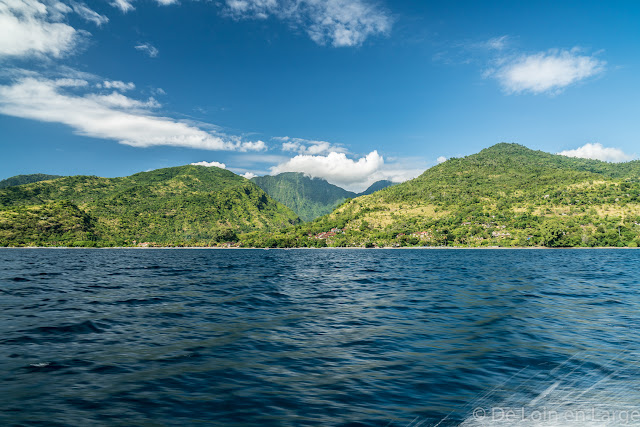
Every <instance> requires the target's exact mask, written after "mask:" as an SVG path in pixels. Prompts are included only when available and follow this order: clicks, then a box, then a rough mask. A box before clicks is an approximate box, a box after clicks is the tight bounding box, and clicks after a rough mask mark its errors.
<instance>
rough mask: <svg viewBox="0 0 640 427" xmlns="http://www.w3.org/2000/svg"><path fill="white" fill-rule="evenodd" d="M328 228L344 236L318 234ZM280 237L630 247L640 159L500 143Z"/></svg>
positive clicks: (636, 231) (636, 229)
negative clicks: (603, 157)
mask: <svg viewBox="0 0 640 427" xmlns="http://www.w3.org/2000/svg"><path fill="white" fill-rule="evenodd" d="M332 228H338V229H340V230H341V231H340V232H337V233H336V235H335V236H333V235H330V236H328V237H322V236H324V235H322V236H321V239H318V238H317V237H318V233H321V232H328V231H329V230H331V229H332ZM292 236H293V237H292ZM280 237H281V238H282V239H287V242H288V243H291V244H293V245H298V246H309V245H310V246H316V245H322V244H328V245H330V246H405V245H421V246H429V245H431V246H442V245H448V246H550V247H558V246H636V245H637V244H639V243H640V162H638V161H634V162H628V163H622V164H615V163H606V162H600V161H596V160H586V159H575V158H569V157H565V156H559V155H554V154H548V153H544V152H541V151H533V150H530V149H528V148H526V147H523V146H520V145H517V144H504V143H503V144H498V145H495V146H493V147H490V148H487V149H485V150H482V151H481V152H480V153H477V154H474V155H471V156H467V157H464V158H459V159H456V158H453V159H450V160H448V161H446V162H444V163H442V164H439V165H437V166H434V167H432V168H431V169H429V170H427V171H425V172H424V173H423V174H422V175H420V176H419V177H417V178H415V179H413V180H411V181H407V182H405V183H402V184H399V185H395V186H392V187H388V188H385V189H383V190H381V191H378V192H376V193H374V194H371V195H367V196H363V197H358V198H356V199H354V200H350V201H348V202H346V203H344V204H342V205H341V206H340V207H338V208H337V209H336V210H335V211H334V212H333V213H331V214H330V215H327V216H325V217H322V218H319V219H317V220H316V221H314V222H313V223H310V224H305V225H302V226H299V227H297V228H296V229H295V230H289V231H288V233H287V234H286V235H283V236H276V237H273V236H271V239H272V240H273V239H275V241H278V238H280ZM292 239H293V240H292ZM319 240H322V242H319ZM258 243H260V242H258Z"/></svg>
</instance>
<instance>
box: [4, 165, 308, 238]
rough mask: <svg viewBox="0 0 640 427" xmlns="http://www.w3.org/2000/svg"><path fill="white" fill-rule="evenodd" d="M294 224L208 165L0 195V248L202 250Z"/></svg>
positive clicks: (251, 188) (61, 182) (246, 185)
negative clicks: (158, 247) (174, 247)
mask: <svg viewBox="0 0 640 427" xmlns="http://www.w3.org/2000/svg"><path fill="white" fill-rule="evenodd" d="M298 221H299V219H298V217H297V215H295V213H293V212H292V211H291V210H290V209H288V208H286V207H285V206H283V205H281V204H280V203H277V202H276V201H274V200H273V199H271V198H270V197H269V196H268V195H267V194H266V193H265V192H264V191H262V190H261V189H260V188H259V187H257V186H256V185H255V184H253V183H252V182H250V181H248V180H246V179H244V178H242V177H240V176H238V175H235V174H233V173H232V172H229V171H227V170H223V169H219V168H215V167H212V168H207V167H203V166H181V167H174V168H167V169H158V170H155V171H151V172H143V173H138V174H135V175H131V176H129V177H124V178H99V177H95V176H73V177H66V178H60V179H57V180H55V181H43V182H37V183H32V184H28V185H21V186H18V187H9V188H6V189H4V190H0V245H2V246H6V245H82V246H92V245H98V246H110V245H130V244H134V241H135V244H139V243H140V242H149V243H151V244H158V245H161V244H172V245H173V244H177V245H184V244H188V245H206V244H215V243H220V242H229V241H235V240H237V235H238V234H239V233H242V232H246V231H251V230H267V229H274V228H279V227H283V226H288V225H291V224H295V223H297V222H298Z"/></svg>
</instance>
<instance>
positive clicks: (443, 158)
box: [437, 156, 447, 163]
mask: <svg viewBox="0 0 640 427" xmlns="http://www.w3.org/2000/svg"><path fill="white" fill-rule="evenodd" d="M446 161H447V158H446V157H445V156H440V157H438V158H437V162H438V163H444V162H446Z"/></svg>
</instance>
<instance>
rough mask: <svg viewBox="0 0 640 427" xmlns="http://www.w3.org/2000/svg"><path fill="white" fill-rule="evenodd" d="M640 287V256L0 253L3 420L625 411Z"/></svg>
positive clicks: (264, 419)
mask: <svg viewBox="0 0 640 427" xmlns="http://www.w3.org/2000/svg"><path fill="white" fill-rule="evenodd" d="M639 284H640V251H636V250H124V249H123V250H118V249H108V250H106V249H96V250H91V249H78V250H73V249H0V327H1V334H0V425H47V426H49V425H53V426H55V425H69V426H80V425H94V426H102V425H107V426H110V425H140V426H154V425H183V426H187V425H261V424H262V425H284V426H297V425H322V426H331V425H354V426H356V425H372V426H378V425H380V426H423V427H424V426H435V425H438V423H440V424H439V425H459V424H463V425H493V424H500V425H502V424H505V425H506V424H509V422H507V421H509V420H508V419H507V418H508V417H506V416H505V414H506V412H505V411H506V409H505V408H510V409H513V408H516V409H517V408H524V409H522V410H523V415H522V416H521V418H525V420H524V421H526V423H524V424H523V422H522V421H523V420H521V422H520V424H517V423H516V424H513V423H511V424H509V425H562V424H563V423H561V422H559V423H555V424H554V423H549V422H545V420H544V419H543V420H536V419H535V418H532V417H533V415H532V411H534V410H540V411H541V410H542V408H544V410H545V411H546V410H549V409H550V408H551V409H555V410H562V411H565V412H566V411H568V410H577V409H585V408H587V409H588V408H596V410H597V411H599V412H593V415H592V417H597V416H599V415H598V414H600V415H601V414H602V413H603V411H609V412H611V413H612V414H614V415H615V416H617V415H618V414H620V413H622V411H625V410H626V411H631V410H633V409H637V410H640V375H639V374H640V367H639V363H640V357H639V356H638V353H639V351H640V332H639V331H640V292H639V289H638V285H639ZM496 408H497V410H496ZM481 411H484V412H483V413H481ZM500 411H503V412H502V418H501V419H497V418H496V416H497V417H498V418H499V416H500ZM563 414H564V412H563ZM591 421H594V422H595V424H593V425H622V424H633V425H640V415H639V417H638V419H637V422H634V421H633V420H631V418H628V419H627V421H626V422H623V421H624V420H621V419H618V418H616V419H608V420H605V421H603V420H599V423H598V422H597V421H598V420H589V419H587V420H585V421H584V422H583V423H581V424H575V425H590V424H589V422H591ZM554 422H555V421H554ZM527 423H528V424H527ZM565 424H566V423H565ZM572 425H574V424H572Z"/></svg>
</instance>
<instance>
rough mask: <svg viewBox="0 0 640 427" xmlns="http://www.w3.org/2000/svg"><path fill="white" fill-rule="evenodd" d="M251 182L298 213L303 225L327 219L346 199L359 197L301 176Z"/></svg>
mask: <svg viewBox="0 0 640 427" xmlns="http://www.w3.org/2000/svg"><path fill="white" fill-rule="evenodd" d="M251 180H252V181H253V182H255V183H256V184H257V185H258V186H259V187H260V188H262V189H263V190H264V191H265V192H266V193H267V194H269V195H270V196H271V197H273V198H274V199H275V200H277V201H278V202H280V203H282V204H283V205H285V206H287V207H289V208H290V209H291V210H292V211H294V212H295V213H297V214H298V215H299V216H300V218H301V219H302V220H303V221H311V220H313V219H315V218H317V217H319V216H322V215H326V214H328V213H330V212H331V211H333V209H335V208H336V206H338V205H339V204H340V203H342V202H343V201H344V200H345V199H348V198H352V197H356V193H353V192H351V191H347V190H345V189H343V188H340V187H338V186H335V185H333V184H329V183H328V182H327V181H325V180H324V179H319V178H310V177H308V176H306V175H305V174H303V173H300V172H284V173H281V174H278V175H275V176H269V175H267V176H258V177H255V178H252V179H251Z"/></svg>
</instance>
